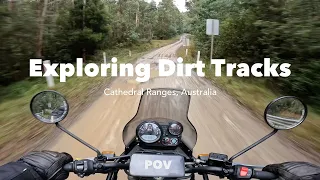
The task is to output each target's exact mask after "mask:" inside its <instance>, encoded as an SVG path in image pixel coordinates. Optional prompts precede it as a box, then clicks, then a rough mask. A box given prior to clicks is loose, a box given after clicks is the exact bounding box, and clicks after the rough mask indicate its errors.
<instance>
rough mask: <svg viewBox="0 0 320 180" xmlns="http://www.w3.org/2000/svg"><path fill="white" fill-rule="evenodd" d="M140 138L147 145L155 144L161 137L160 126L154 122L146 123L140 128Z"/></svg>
mask: <svg viewBox="0 0 320 180" xmlns="http://www.w3.org/2000/svg"><path fill="white" fill-rule="evenodd" d="M138 137H139V139H141V140H142V141H143V142H145V143H154V142H156V141H158V140H159V139H160V137H161V130H160V127H159V125H157V124H156V123H153V122H145V123H143V124H141V125H140V126H139V129H138Z"/></svg>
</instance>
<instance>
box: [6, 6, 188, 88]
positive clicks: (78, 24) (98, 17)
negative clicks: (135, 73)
mask: <svg viewBox="0 0 320 180" xmlns="http://www.w3.org/2000/svg"><path fill="white" fill-rule="evenodd" d="M182 19H183V15H182V14H181V13H180V12H179V10H178V9H177V7H176V6H175V5H174V4H173V0H163V1H162V2H160V3H159V4H158V5H157V4H156V3H155V2H154V1H151V2H150V3H148V2H145V1H144V0H103V1H102V0H64V1H61V0H37V1H34V0H19V1H6V0H0V26H1V29H0V39H1V41H0V43H1V45H0V58H1V59H0V64H1V70H0V85H8V84H10V83H12V82H15V81H18V80H22V79H25V78H26V77H28V76H29V74H28V73H29V59H31V58H42V59H49V60H51V61H54V62H75V60H76V58H79V57H83V58H84V59H85V60H86V59H89V58H90V57H91V56H92V55H94V54H96V52H97V50H103V49H106V48H108V49H110V48H121V47H130V46H131V45H134V44H139V43H141V42H150V40H151V39H168V38H172V37H174V36H176V35H178V34H181V33H182V32H183V20H182Z"/></svg>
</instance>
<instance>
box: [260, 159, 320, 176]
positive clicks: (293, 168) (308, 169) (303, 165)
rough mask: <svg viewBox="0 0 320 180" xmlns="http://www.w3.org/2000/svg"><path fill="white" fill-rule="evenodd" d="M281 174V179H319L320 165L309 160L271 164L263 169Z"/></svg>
mask: <svg viewBox="0 0 320 180" xmlns="http://www.w3.org/2000/svg"><path fill="white" fill-rule="evenodd" d="M262 170H263V171H268V172H272V173H274V174H276V175H278V176H279V178H278V179H279V180H319V179H320V167H319V166H316V165H313V164H310V163H307V162H285V163H281V164H271V165H268V166H266V167H264V168H263V169H262Z"/></svg>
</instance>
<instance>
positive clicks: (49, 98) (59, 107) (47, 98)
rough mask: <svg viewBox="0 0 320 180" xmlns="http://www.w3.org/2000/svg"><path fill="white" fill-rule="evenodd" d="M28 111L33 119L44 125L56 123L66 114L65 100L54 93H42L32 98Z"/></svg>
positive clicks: (67, 109)
mask: <svg viewBox="0 0 320 180" xmlns="http://www.w3.org/2000/svg"><path fill="white" fill-rule="evenodd" d="M30 109H31V112H32V114H33V116H34V117H35V118H37V119H38V120H40V121H42V122H44V123H50V124H53V123H57V122H60V121H62V120H63V119H64V118H65V117H66V116H67V114H68V111H69V105H68V102H67V100H66V99H65V98H64V97H63V96H62V95H61V94H60V93H58V92H56V91H42V92H40V93H38V94H36V95H35V96H33V98H32V100H31V102H30Z"/></svg>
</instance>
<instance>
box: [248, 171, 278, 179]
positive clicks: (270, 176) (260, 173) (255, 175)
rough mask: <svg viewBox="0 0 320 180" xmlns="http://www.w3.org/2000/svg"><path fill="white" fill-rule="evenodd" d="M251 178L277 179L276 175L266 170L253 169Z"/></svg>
mask: <svg viewBox="0 0 320 180" xmlns="http://www.w3.org/2000/svg"><path fill="white" fill-rule="evenodd" d="M252 178H257V179H277V178H278V176H277V175H275V174H273V173H271V172H267V171H254V173H253V175H252Z"/></svg>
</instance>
